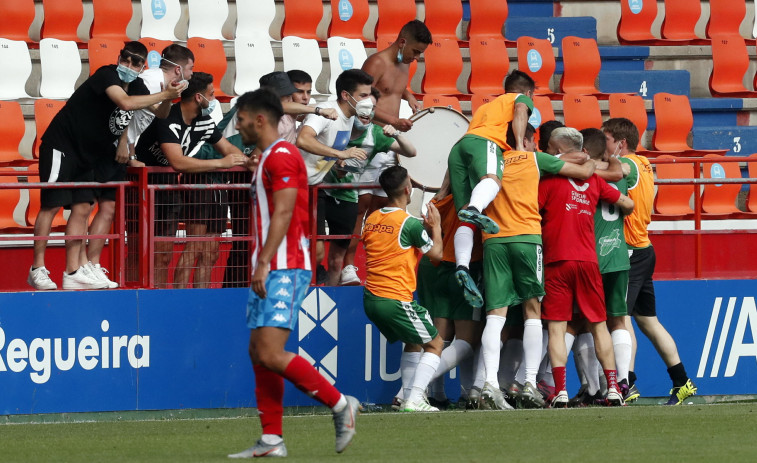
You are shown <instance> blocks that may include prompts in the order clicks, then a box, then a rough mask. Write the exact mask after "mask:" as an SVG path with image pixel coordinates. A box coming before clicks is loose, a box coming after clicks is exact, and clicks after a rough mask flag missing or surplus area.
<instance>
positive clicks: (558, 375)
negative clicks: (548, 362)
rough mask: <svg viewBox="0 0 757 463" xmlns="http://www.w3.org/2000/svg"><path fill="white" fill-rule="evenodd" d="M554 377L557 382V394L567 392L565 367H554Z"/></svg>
mask: <svg viewBox="0 0 757 463" xmlns="http://www.w3.org/2000/svg"><path fill="white" fill-rule="evenodd" d="M552 377H553V378H554V380H555V392H560V391H566V390H568V386H567V385H566V384H565V381H566V380H565V367H552Z"/></svg>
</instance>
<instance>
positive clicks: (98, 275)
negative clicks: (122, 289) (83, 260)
mask: <svg viewBox="0 0 757 463" xmlns="http://www.w3.org/2000/svg"><path fill="white" fill-rule="evenodd" d="M85 267H87V268H88V270H89V273H90V275H91V276H92V279H93V280H97V281H101V282H103V283H105V284H107V285H108V289H114V288H118V283H116V282H115V281H111V279H110V278H108V275H107V273H110V272H108V269H106V268H105V267H101V266H100V264H93V263H92V262H88V263H87V265H86V266H85Z"/></svg>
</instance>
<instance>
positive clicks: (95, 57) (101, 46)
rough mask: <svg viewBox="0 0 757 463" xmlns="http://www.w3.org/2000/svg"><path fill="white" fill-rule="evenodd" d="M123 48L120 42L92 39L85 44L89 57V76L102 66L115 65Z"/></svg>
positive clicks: (122, 43)
mask: <svg viewBox="0 0 757 463" xmlns="http://www.w3.org/2000/svg"><path fill="white" fill-rule="evenodd" d="M123 47H124V42H122V41H120V40H110V39H98V38H92V39H90V41H89V42H88V43H87V50H88V52H89V53H88V55H87V56H89V75H92V74H94V73H95V71H97V70H98V69H100V68H101V67H103V66H106V65H108V64H117V63H118V55H119V53H120V52H121V49H122V48H123Z"/></svg>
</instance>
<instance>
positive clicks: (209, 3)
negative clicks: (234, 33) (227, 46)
mask: <svg viewBox="0 0 757 463" xmlns="http://www.w3.org/2000/svg"><path fill="white" fill-rule="evenodd" d="M187 3H188V6H189V29H188V30H187V37H188V38H192V37H202V38H204V39H209V40H225V39H226V38H225V37H224V36H223V31H222V29H223V24H224V23H225V22H226V18H227V17H228V16H229V5H228V3H226V0H187Z"/></svg>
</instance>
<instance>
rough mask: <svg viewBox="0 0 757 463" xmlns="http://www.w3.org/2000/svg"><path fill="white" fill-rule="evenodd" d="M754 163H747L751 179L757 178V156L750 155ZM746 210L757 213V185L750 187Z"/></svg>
mask: <svg viewBox="0 0 757 463" xmlns="http://www.w3.org/2000/svg"><path fill="white" fill-rule="evenodd" d="M749 157H750V158H752V159H754V161H749V162H748V163H747V172H748V175H749V177H750V178H757V154H751V155H749ZM746 210H747V211H748V212H752V213H757V183H753V184H751V185H749V196H748V197H747V201H746Z"/></svg>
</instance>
